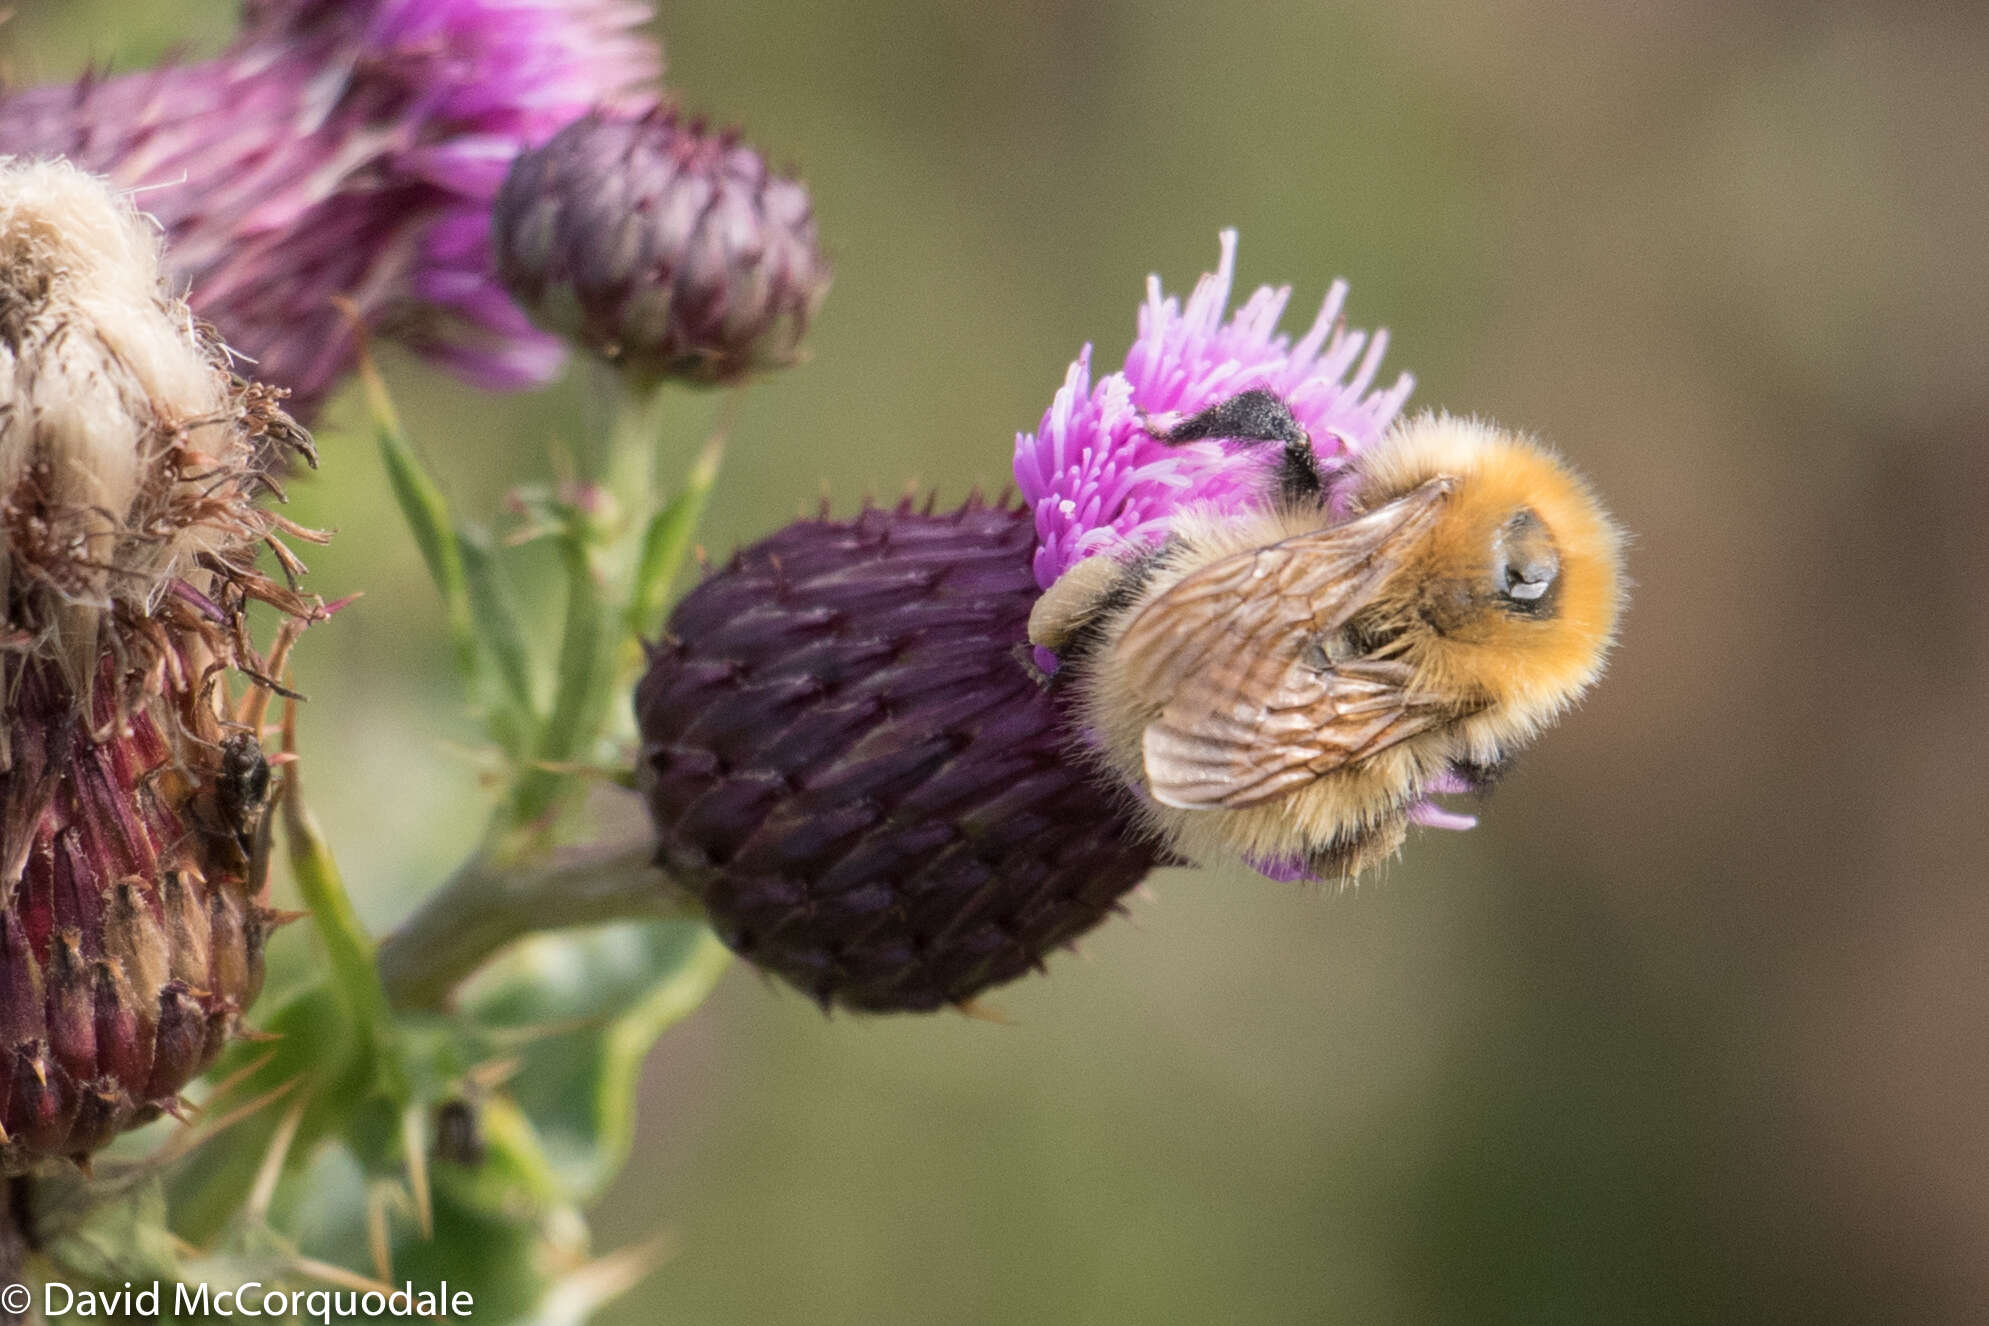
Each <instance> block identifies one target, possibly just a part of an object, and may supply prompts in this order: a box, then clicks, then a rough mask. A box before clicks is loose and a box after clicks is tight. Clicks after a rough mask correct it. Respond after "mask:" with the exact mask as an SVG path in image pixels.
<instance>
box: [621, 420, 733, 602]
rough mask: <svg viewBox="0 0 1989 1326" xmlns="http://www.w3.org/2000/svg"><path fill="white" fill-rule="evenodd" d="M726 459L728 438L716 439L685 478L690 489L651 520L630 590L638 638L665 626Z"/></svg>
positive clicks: (681, 493)
mask: <svg viewBox="0 0 1989 1326" xmlns="http://www.w3.org/2000/svg"><path fill="white" fill-rule="evenodd" d="M724 458H725V439H724V438H723V436H718V437H713V438H712V439H711V440H710V441H709V442H707V443H705V444H704V448H703V449H702V450H701V451H699V452H698V457H697V459H696V460H695V461H693V462H692V463H691V468H690V470H689V471H688V472H687V473H686V474H685V475H684V486H683V488H682V489H680V490H679V491H678V493H677V495H676V496H675V497H673V498H671V499H670V502H669V504H668V505H667V506H665V507H664V508H663V509H662V510H661V511H658V512H657V513H656V514H655V515H654V516H652V517H651V518H650V521H649V525H648V527H647V528H646V529H644V530H643V532H642V547H641V551H640V552H639V553H638V554H637V557H636V564H635V576H634V579H633V581H632V583H631V585H630V588H629V601H628V618H627V623H628V630H629V633H630V634H632V635H634V636H635V637H637V638H638V639H644V640H646V639H649V638H650V637H651V636H653V635H655V634H656V632H657V631H659V630H661V629H662V626H663V608H664V605H665V604H666V603H667V602H668V600H669V595H670V586H671V585H672V584H673V583H674V582H675V581H676V579H677V573H678V572H679V571H681V570H682V569H683V565H684V558H685V556H686V555H687V554H688V553H689V552H690V550H691V539H692V537H693V536H694V535H695V534H696V533H697V528H698V522H699V521H700V520H701V519H702V518H703V517H704V509H705V504H706V503H707V502H708V501H709V500H710V497H711V490H712V487H713V486H714V485H715V484H716V483H717V481H718V467H719V463H720V462H721V461H722V460H723V459H724Z"/></svg>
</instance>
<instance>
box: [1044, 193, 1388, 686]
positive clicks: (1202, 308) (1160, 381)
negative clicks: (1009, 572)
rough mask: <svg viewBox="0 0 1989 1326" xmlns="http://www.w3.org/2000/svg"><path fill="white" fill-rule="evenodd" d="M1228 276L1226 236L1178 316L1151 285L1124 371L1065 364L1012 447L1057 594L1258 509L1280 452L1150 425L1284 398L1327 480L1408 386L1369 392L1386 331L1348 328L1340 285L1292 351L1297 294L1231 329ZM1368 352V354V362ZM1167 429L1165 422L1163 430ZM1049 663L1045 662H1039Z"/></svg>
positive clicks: (1234, 321)
mask: <svg viewBox="0 0 1989 1326" xmlns="http://www.w3.org/2000/svg"><path fill="white" fill-rule="evenodd" d="M1235 275H1236V232H1235V231H1233V230H1225V231H1223V232H1222V260H1221V262H1220V263H1218V264H1217V266H1216V270H1215V271H1214V272H1213V273H1212V274H1209V275H1206V276H1204V277H1202V279H1201V280H1200V281H1199V282H1198V283H1197V284H1196V286H1195V293H1194V294H1193V295H1190V296H1189V297H1188V302H1187V304H1186V306H1185V307H1184V306H1183V305H1182V303H1181V301H1180V300H1179V299H1177V298H1175V297H1173V296H1167V295H1163V294H1162V293H1161V288H1160V278H1159V277H1157V276H1155V277H1149V278H1147V297H1146V304H1145V305H1144V306H1143V307H1142V308H1141V309H1140V315H1139V335H1138V337H1137V338H1136V339H1135V340H1134V341H1133V345H1132V349H1130V350H1129V351H1127V352H1126V363H1125V367H1124V368H1123V369H1122V370H1120V371H1119V372H1116V373H1110V374H1107V375H1106V376H1105V377H1104V378H1101V379H1100V380H1099V381H1098V384H1097V385H1096V386H1095V387H1094V386H1093V385H1092V381H1091V347H1090V346H1089V345H1087V346H1085V347H1084V349H1083V351H1081V352H1080V353H1079V355H1078V357H1077V362H1075V363H1073V364H1072V365H1071V367H1070V373H1069V374H1068V376H1066V377H1065V379H1064V385H1063V389H1062V390H1061V391H1059V392H1058V393H1057V395H1056V398H1055V399H1054V400H1053V401H1051V402H1050V408H1049V409H1048V410H1047V411H1045V412H1044V414H1043V422H1042V423H1041V424H1040V425H1038V426H1037V429H1036V431H1035V432H1034V433H1023V434H1020V435H1018V436H1017V438H1016V440H1015V482H1016V485H1017V487H1019V488H1020V489H1021V491H1022V497H1023V500H1024V501H1026V502H1027V503H1028V504H1029V505H1030V507H1031V508H1032V509H1033V510H1034V512H1035V517H1036V538H1037V547H1036V556H1035V563H1034V569H1035V572H1036V583H1037V584H1038V585H1039V586H1041V587H1042V588H1044V589H1048V588H1049V587H1050V586H1051V585H1052V584H1054V583H1055V582H1056V580H1057V578H1058V577H1059V576H1061V575H1062V574H1063V573H1064V572H1065V571H1068V570H1069V569H1070V568H1071V567H1072V565H1074V564H1075V563H1077V562H1080V561H1082V560H1083V559H1085V558H1086V557H1090V556H1092V555H1093V554H1094V553H1100V552H1105V551H1107V550H1111V549H1117V548H1129V547H1130V548H1137V547H1143V546H1151V545H1155V544H1158V543H1160V542H1161V541H1162V540H1164V539H1165V538H1166V535H1167V528H1168V522H1169V520H1170V519H1171V518H1172V517H1173V516H1174V514H1175V513H1176V512H1178V511H1180V510H1181V509H1182V508H1184V507H1187V506H1191V505H1193V506H1200V507H1202V508H1204V509H1208V508H1213V509H1215V510H1219V511H1224V512H1233V511H1243V510H1249V509H1251V508H1254V507H1257V506H1261V505H1262V504H1263V503H1264V502H1265V501H1266V500H1268V496H1269V494H1270V493H1271V491H1272V489H1273V487H1274V485H1273V483H1272V481H1271V478H1270V474H1271V468H1272V466H1273V465H1275V463H1276V455H1275V452H1274V451H1273V450H1271V449H1269V448H1265V447H1261V446H1259V447H1251V446H1237V445H1234V444H1230V443H1222V442H1191V443H1187V444H1185V445H1169V444H1167V443H1163V442H1159V441H1156V440H1155V439H1154V438H1153V437H1152V436H1151V435H1150V433H1149V432H1148V429H1149V428H1150V427H1151V426H1152V425H1153V424H1154V422H1155V420H1154V419H1153V418H1152V416H1156V415H1158V416H1167V415H1176V414H1179V415H1186V414H1193V413H1194V412H1196V411H1198V410H1201V409H1204V408H1206V407H1207V406H1210V405H1213V404H1215V403H1216V402H1218V401H1220V400H1223V399H1224V398H1226V397H1229V396H1234V395H1237V394H1238V393H1240V392H1244V391H1248V390H1250V389H1252V388H1256V387H1264V388H1269V389H1270V390H1271V391H1274V392H1276V393H1277V394H1278V395H1280V396H1282V397H1283V398H1284V399H1285V401H1286V402H1287V403H1288V404H1289V405H1290V406H1291V410H1292V413H1293V414H1294V415H1296V416H1297V418H1298V421H1299V422H1300V423H1301V424H1304V425H1305V427H1306V430H1307V431H1308V432H1310V433H1311V435H1312V445H1313V450H1314V451H1316V452H1317V453H1318V455H1319V460H1320V464H1321V467H1322V468H1324V469H1326V470H1328V471H1329V472H1330V470H1331V469H1332V468H1334V467H1336V466H1337V465H1338V464H1340V463H1341V462H1342V461H1344V459H1345V457H1346V456H1347V455H1348V454H1349V453H1350V452H1352V451H1355V450H1357V449H1359V448H1360V447H1362V446H1365V445H1367V444H1368V443H1370V442H1373V441H1375V440H1376V439H1377V438H1379V437H1380V436H1381V435H1382V434H1383V433H1384V432H1386V431H1387V429H1388V425H1389V424H1390V422H1392V421H1393V420H1394V418H1395V416H1396V414H1397V413H1398V412H1399V411H1400V410H1401V408H1402V403H1403V402H1404V401H1406V400H1407V399H1408V398H1409V392H1410V390H1411V388H1412V387H1413V386H1414V385H1415V382H1414V379H1413V378H1411V377H1410V376H1409V375H1408V374H1407V373H1404V374H1402V375H1401V376H1399V377H1398V378H1396V380H1395V383H1394V385H1393V386H1391V387H1388V388H1387V389H1386V390H1371V389H1370V388H1372V386H1373V383H1374V380H1375V374H1376V373H1377V372H1378V371H1379V370H1380V367H1381V356H1382V354H1383V352H1384V351H1385V350H1386V349H1387V347H1388V333H1387V332H1385V331H1378V332H1376V333H1374V335H1373V336H1372V337H1371V338H1370V337H1369V336H1368V335H1367V334H1366V333H1365V332H1358V331H1349V330H1347V328H1346V327H1345V325H1344V323H1343V322H1342V320H1341V317H1340V310H1341V307H1342V305H1344V304H1345V302H1346V297H1347V286H1346V283H1345V282H1344V281H1336V282H1334V283H1333V287H1332V289H1331V290H1330V291H1329V292H1328V293H1327V296H1326V302H1325V304H1324V305H1323V306H1322V307H1321V308H1320V310H1319V316H1318V317H1317V318H1315V319H1314V320H1313V323H1312V326H1311V328H1310V329H1309V330H1308V331H1307V332H1306V333H1305V335H1304V336H1302V337H1300V338H1299V339H1298V341H1297V342H1296V343H1294V342H1293V341H1292V340H1291V338H1289V337H1288V336H1284V335H1281V334H1280V333H1279V332H1278V320H1279V319H1280V318H1281V317H1282V316H1283V315H1284V311H1285V306H1286V304H1288V303H1289V302H1290V300H1291V288H1290V287H1289V286H1282V287H1278V288H1275V289H1274V288H1272V287H1270V286H1264V287H1260V288H1259V289H1258V290H1257V292H1256V293H1255V294H1253V295H1252V296H1250V298H1249V299H1248V300H1246V301H1245V302H1244V304H1243V307H1242V308H1240V309H1238V310H1237V311H1236V312H1235V313H1234V314H1233V315H1231V316H1230V317H1229V318H1228V319H1227V320H1226V321H1225V320H1224V317H1223V314H1224V312H1225V310H1226V309H1227V307H1228V304H1229V292H1230V287H1231V285H1232V284H1233V283H1234V280H1235ZM1363 351H1365V353H1363ZM1162 422H1164V420H1163V421H1162ZM1042 661H1043V662H1044V663H1045V665H1046V666H1052V667H1053V666H1054V665H1055V660H1054V659H1053V658H1049V657H1047V656H1046V657H1045V658H1044V659H1043V660H1042Z"/></svg>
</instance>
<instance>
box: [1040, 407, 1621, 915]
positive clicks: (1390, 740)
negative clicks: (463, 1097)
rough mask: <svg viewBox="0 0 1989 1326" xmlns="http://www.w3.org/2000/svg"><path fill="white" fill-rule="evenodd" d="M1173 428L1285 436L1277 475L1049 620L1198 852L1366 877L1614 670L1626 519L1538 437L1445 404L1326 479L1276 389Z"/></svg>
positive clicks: (1133, 776)
mask: <svg viewBox="0 0 1989 1326" xmlns="http://www.w3.org/2000/svg"><path fill="white" fill-rule="evenodd" d="M1149 426H1150V431H1151V432H1152V433H1153V435H1154V436H1155V437H1157V438H1159V439H1160V440H1162V441H1165V442H1169V443H1177V444H1178V443H1184V442H1188V441H1192V440H1196V439H1201V438H1215V439H1230V440H1238V441H1244V442H1252V443H1264V444H1268V443H1276V444H1280V445H1281V446H1282V453H1281V457H1280V459H1279V461H1278V463H1277V464H1276V465H1275V466H1274V468H1273V474H1274V476H1275V477H1274V483H1275V491H1274V492H1272V493H1270V494H1268V495H1267V501H1266V504H1265V505H1264V506H1263V507H1262V508H1261V509H1258V510H1254V511H1247V512H1243V513H1240V514H1239V513H1218V512H1214V511H1208V510H1197V509H1194V508H1189V509H1187V510H1185V511H1184V512H1183V513H1182V515H1181V516H1180V517H1178V518H1177V519H1176V520H1175V521H1174V524H1173V530H1172V534H1171V536H1170V537H1169V538H1168V540H1167V541H1166V542H1165V543H1164V544H1162V545H1161V546H1159V547H1157V548H1151V549H1145V550H1140V551H1137V552H1135V553H1133V554H1132V555H1130V556H1127V557H1123V558H1120V557H1114V556H1112V555H1111V554H1100V555H1097V556H1094V557H1092V558H1089V559H1087V560H1086V561H1083V562H1079V563H1077V564H1076V565H1075V566H1073V567H1072V568H1071V569H1070V571H1069V572H1068V573H1066V574H1065V575H1064V576H1063V577H1062V578H1061V579H1059V580H1058V581H1057V582H1056V583H1055V584H1054V585H1052V586H1051V587H1050V588H1049V590H1047V591H1046V592H1045V593H1044V594H1043V596H1042V598H1041V599H1040V600H1039V601H1038V603H1037V605H1036V608H1035V611H1034V612H1033V613H1032V614H1031V617H1030V622H1029V635H1030V640H1031V642H1032V643H1033V644H1036V645H1039V646H1042V647H1044V648H1047V649H1049V650H1051V651H1053V652H1054V653H1056V654H1057V655H1058V658H1059V664H1060V666H1059V670H1058V672H1057V674H1056V678H1055V681H1054V683H1053V684H1055V685H1056V686H1057V687H1059V688H1060V689H1061V688H1072V689H1073V690H1074V694H1075V707H1076V710H1077V717H1078V718H1079V720H1080V722H1081V723H1082V725H1083V727H1084V729H1085V730H1086V732H1087V734H1088V735H1089V736H1090V738H1091V740H1092V741H1093V742H1094V743H1095V749H1096V754H1097V758H1098V759H1099V760H1101V761H1102V762H1103V764H1104V765H1105V766H1106V767H1107V769H1108V770H1109V771H1110V772H1111V773H1113V774H1114V775H1116V776H1117V777H1118V778H1120V779H1121V780H1123V781H1125V782H1126V783H1127V784H1129V785H1130V786H1132V787H1134V788H1137V789H1139V790H1140V791H1142V792H1143V793H1144V797H1143V801H1144V803H1145V814H1146V817H1147V819H1148V820H1149V821H1150V823H1151V826H1152V827H1153V828H1154V829H1155V830H1156V831H1157V832H1158V833H1159V834H1161V835H1162V836H1163V837H1164V838H1165V839H1166V840H1167V841H1168V843H1169V845H1170V846H1172V847H1173V848H1175V849H1176V850H1177V851H1179V852H1181V853H1182V854H1183V855H1185V856H1187V857H1189V858H1191V859H1195V860H1207V859H1209V858H1211V857H1215V856H1219V855H1222V854H1228V853H1234V854H1240V855H1242V856H1243V857H1245V858H1246V859H1247V860H1249V861H1250V862H1252V863H1253V864H1256V865H1259V866H1263V867H1271V866H1277V867H1278V868H1280V869H1283V870H1288V871H1289V870H1293V869H1294V868H1296V870H1297V871H1298V872H1299V873H1310V874H1312V875H1315V876H1318V877H1320V878H1328V879H1330V878H1341V879H1349V878H1352V877H1354V876H1356V875H1358V874H1360V873H1361V872H1362V871H1364V870H1366V869H1367V868H1368V867H1370V866H1372V865H1374V864H1376V863H1377V862H1379V861H1381V860H1384V859H1385V858H1387V857H1389V856H1390V855H1392V854H1393V853H1394V852H1395V851H1396V850H1397V849H1398V848H1399V847H1400V846H1401V844H1402V841H1403V838H1404V836H1405V835H1406V833H1407V828H1408V824H1409V821H1410V815H1411V812H1412V811H1413V809H1414V808H1415V807H1416V806H1417V805H1418V804H1419V803H1420V802H1422V801H1423V800H1424V799H1425V798H1426V797H1427V796H1428V795H1429V794H1430V793H1432V792H1435V791H1449V790H1459V789H1478V790H1482V789H1484V788H1486V787H1488V786H1489V785H1490V783H1491V782H1492V781H1493V780H1494V779H1495V778H1496V777H1497V775H1498V774H1499V773H1500V772H1501V771H1503V770H1504V769H1505V768H1506V767H1507V766H1508V764H1509V763H1510V761H1511V758H1512V756H1513V754H1514V753H1515V752H1516V751H1518V750H1519V749H1521V748H1522V747H1524V746H1526V745H1527V744H1528V743H1530V742H1531V741H1532V740H1533V739H1534V738H1535V737H1536V736H1538V735H1539V734H1540V732H1541V731H1542V729H1544V728H1545V727H1546V726H1547V725H1548V724H1550V723H1551V722H1553V721H1554V719H1556V718H1557V717H1558V716H1559V715H1560V714H1561V713H1562V712H1563V711H1564V710H1566V709H1567V707H1568V706H1569V705H1570V704H1572V703H1573V702H1574V701H1575V700H1576V699H1577V698H1578V697H1579V696H1580V695H1581V694H1582V693H1583V692H1584V691H1585V690H1586V689H1587V688H1588V687H1589V686H1590V685H1591V684H1592V683H1593V682H1594V681H1595V680H1596V678H1597V677H1598V676H1599V675H1600V674H1601V671H1602V668H1603V664H1604V661H1605V658H1606V656H1607V654H1608V651H1609V648H1610V645H1611V642H1612V640H1613V638H1614V635H1615V630H1616V621H1617V617H1618V614H1619V612H1620V610H1621V606H1622V599H1623V574H1622V536H1621V534H1620V532H1619V531H1618V530H1617V528H1616V526H1615V525H1614V524H1613V523H1612V522H1611V520H1610V518H1609V516H1608V514H1607V513H1606V512H1605V511H1604V510H1603V508H1602V506H1601V504H1600V503H1599V502H1598V501H1597V500H1596V498H1595V496H1594V494H1593V493H1592V492H1591V491H1590V490H1589V488H1588V486H1587V485H1586V484H1585V483H1584V482H1583V481H1582V480H1581V479H1580V478H1579V477H1578V476H1577V475H1575V473H1574V472H1573V471H1572V470H1570V469H1569V468H1568V466H1567V465H1566V464H1565V463H1564V462H1563V461H1562V460H1561V459H1560V458H1559V457H1557V456H1556V455H1555V454H1554V453H1553V452H1551V451H1549V450H1548V449H1547V448H1546V447H1544V446H1542V445H1541V444H1540V443H1538V442H1536V441H1534V440H1533V439H1531V438H1529V437H1526V436H1524V435H1521V434H1516V433H1510V432H1505V431H1502V430H1500V429H1497V428H1494V427H1492V426H1490V425H1487V424H1483V423H1479V422H1477V421H1474V420H1466V419H1457V418H1453V417H1450V416H1446V415H1423V416H1421V417H1418V418H1415V419H1412V420H1409V421H1407V422H1406V423H1404V424H1402V425H1400V426H1398V427H1397V428H1396V429H1395V431H1393V432H1392V433H1391V434H1390V435H1389V436H1387V437H1386V438H1384V439H1383V440H1382V441H1380V442H1379V443H1376V444H1375V445H1373V446H1371V447H1368V448H1366V449H1364V450H1362V451H1359V452H1357V453H1355V454H1354V455H1353V456H1352V457H1351V458H1349V459H1348V460H1347V461H1346V462H1345V463H1344V465H1343V466H1342V467H1341V468H1339V469H1337V470H1335V471H1334V472H1332V473H1331V474H1327V473H1324V472H1322V470H1321V468H1320V466H1319V463H1318V461H1317V459H1316V454H1315V453H1314V451H1313V449H1312V445H1311V440H1310V438H1309V437H1308V436H1307V435H1306V431H1305V429H1304V428H1303V427H1302V426H1301V425H1300V424H1299V423H1298V421H1297V420H1296V418H1294V417H1293V415H1292V413H1291V411H1290V409H1289V407H1288V406H1286V404H1285V403H1284V402H1283V401H1282V400H1281V399H1279V398H1278V397H1277V396H1276V395H1274V394H1273V393H1271V392H1268V391H1251V392H1245V393H1243V394H1242V395H1239V396H1236V397H1233V398H1230V399H1229V400H1226V401H1223V402H1220V403H1218V404H1216V405H1214V406H1212V407H1210V408H1209V409H1207V410H1205V411H1202V412H1201V413H1199V414H1197V415H1194V416H1192V417H1190V418H1186V419H1180V420H1175V421H1171V422H1170V421H1160V420H1153V421H1149Z"/></svg>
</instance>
